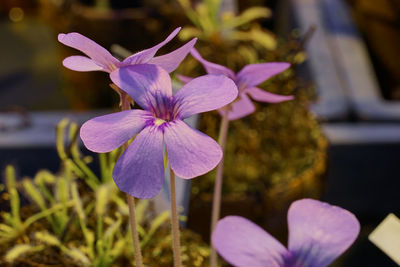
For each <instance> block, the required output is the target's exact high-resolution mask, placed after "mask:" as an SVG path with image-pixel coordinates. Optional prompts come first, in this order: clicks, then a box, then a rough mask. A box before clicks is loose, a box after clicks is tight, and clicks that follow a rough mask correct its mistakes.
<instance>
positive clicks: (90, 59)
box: [58, 28, 196, 73]
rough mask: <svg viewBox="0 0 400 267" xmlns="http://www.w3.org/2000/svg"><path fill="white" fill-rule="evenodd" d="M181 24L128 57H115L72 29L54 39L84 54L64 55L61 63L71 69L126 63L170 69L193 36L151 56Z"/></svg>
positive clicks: (111, 67) (109, 69)
mask: <svg viewBox="0 0 400 267" xmlns="http://www.w3.org/2000/svg"><path fill="white" fill-rule="evenodd" d="M180 29H181V28H177V29H175V30H174V31H173V32H172V33H171V34H170V35H169V36H168V37H167V39H165V40H164V41H162V42H161V43H159V44H158V45H156V46H153V47H151V48H149V49H146V50H143V51H141V52H138V53H136V54H133V55H132V56H130V57H127V58H125V59H124V60H123V61H119V60H118V59H116V58H115V57H113V56H112V55H111V54H110V52H108V51H107V50H106V49H105V48H104V47H102V46H100V45H98V44H97V43H95V42H94V41H92V40H90V39H89V38H87V37H85V36H83V35H81V34H79V33H76V32H72V33H67V34H64V33H60V34H59V35H58V41H60V42H61V43H63V44H65V45H67V46H69V47H72V48H75V49H77V50H79V51H81V52H83V53H84V54H86V55H87V57H85V56H70V57H67V58H65V59H64V61H63V65H64V66H65V67H67V68H69V69H71V70H76V71H105V72H109V73H111V72H112V71H114V70H116V69H118V68H121V67H124V66H129V65H135V64H156V65H158V66H160V67H162V68H164V69H165V70H166V71H168V72H172V71H174V70H175V69H176V68H177V67H178V65H179V64H180V63H181V61H182V60H183V59H184V58H185V57H186V55H187V54H188V53H189V51H190V49H191V48H192V47H193V46H194V44H195V43H196V38H194V39H192V40H191V41H189V42H188V43H186V44H185V45H183V46H181V47H180V48H178V49H176V50H174V51H173V52H171V53H168V54H166V55H163V56H158V57H154V55H155V54H156V53H157V51H158V49H160V48H161V47H162V46H164V45H165V44H166V43H168V42H169V41H171V40H172V38H174V37H175V36H176V35H177V34H178V32H179V31H180Z"/></svg>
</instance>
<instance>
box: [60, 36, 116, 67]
mask: <svg viewBox="0 0 400 267" xmlns="http://www.w3.org/2000/svg"><path fill="white" fill-rule="evenodd" d="M58 41H60V42H61V43H63V44H65V45H66V46H69V47H72V48H75V49H77V50H79V51H81V52H83V53H85V54H86V55H87V56H89V57H90V58H91V59H93V61H95V62H96V63H97V64H100V65H101V66H102V67H103V69H104V70H105V71H109V72H111V71H112V70H113V69H115V68H116V67H118V66H119V64H120V62H119V61H118V59H116V58H115V57H113V56H112V55H111V54H110V52H108V51H107V50H106V49H105V48H104V47H102V46H100V45H98V44H97V43H95V42H94V41H92V40H90V39H89V38H87V37H85V36H83V35H82V34H79V33H77V32H72V33H68V34H64V33H60V34H59V35H58Z"/></svg>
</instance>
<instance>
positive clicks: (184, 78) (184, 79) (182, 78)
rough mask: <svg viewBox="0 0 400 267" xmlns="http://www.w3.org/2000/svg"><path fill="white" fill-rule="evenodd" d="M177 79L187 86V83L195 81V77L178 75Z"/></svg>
mask: <svg viewBox="0 0 400 267" xmlns="http://www.w3.org/2000/svg"><path fill="white" fill-rule="evenodd" d="M176 77H177V78H178V79H179V80H180V81H181V82H183V83H184V84H185V83H188V82H190V81H191V80H193V79H194V78H193V77H188V76H184V75H180V74H177V75H176Z"/></svg>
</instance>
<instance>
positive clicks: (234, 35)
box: [230, 27, 277, 50]
mask: <svg viewBox="0 0 400 267" xmlns="http://www.w3.org/2000/svg"><path fill="white" fill-rule="evenodd" d="M230 38H231V39H233V40H236V41H254V42H256V43H258V44H259V45H261V46H263V47H264V48H265V49H267V50H274V49H276V46H277V41H276V39H275V36H274V35H273V34H271V33H268V32H264V31H263V30H261V28H259V27H253V28H252V29H251V30H250V31H247V32H243V31H237V30H233V31H232V32H231V35H230Z"/></svg>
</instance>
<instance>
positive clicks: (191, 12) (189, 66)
mask: <svg viewBox="0 0 400 267" xmlns="http://www.w3.org/2000/svg"><path fill="white" fill-rule="evenodd" d="M178 2H179V3H180V5H181V6H182V8H183V10H184V13H185V15H186V16H187V17H188V19H189V20H190V21H191V23H192V25H191V26H184V27H183V28H182V30H181V32H180V34H179V37H180V38H181V40H188V39H190V38H193V37H197V38H198V41H197V43H196V48H197V50H198V51H199V52H200V54H201V55H202V56H203V57H204V58H205V59H209V60H210V59H212V62H215V63H218V64H221V65H224V66H226V67H228V68H230V69H234V70H235V69H239V66H241V67H243V66H244V65H246V64H250V63H256V62H257V61H258V60H259V59H261V58H262V57H261V55H260V54H259V51H263V50H266V51H273V50H275V49H276V47H277V38H276V37H275V35H274V34H273V33H272V32H270V31H268V30H266V29H264V28H262V27H261V25H260V24H259V23H257V21H258V20H260V19H266V18H270V17H271V15H272V12H271V10H270V9H269V8H267V7H250V8H248V9H246V10H244V11H243V12H241V13H240V14H238V15H237V14H235V13H234V12H233V11H231V10H223V9H222V5H221V4H222V1H221V0H204V1H197V2H196V4H195V5H193V4H192V2H191V1H189V0H178ZM200 69H201V68H199V66H198V64H197V63H196V61H195V60H194V59H193V58H190V59H187V60H186V61H184V62H183V64H181V66H180V68H179V69H178V72H180V73H181V74H184V75H187V76H191V75H192V76H194V75H193V74H194V73H198V72H199V70H200Z"/></svg>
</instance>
